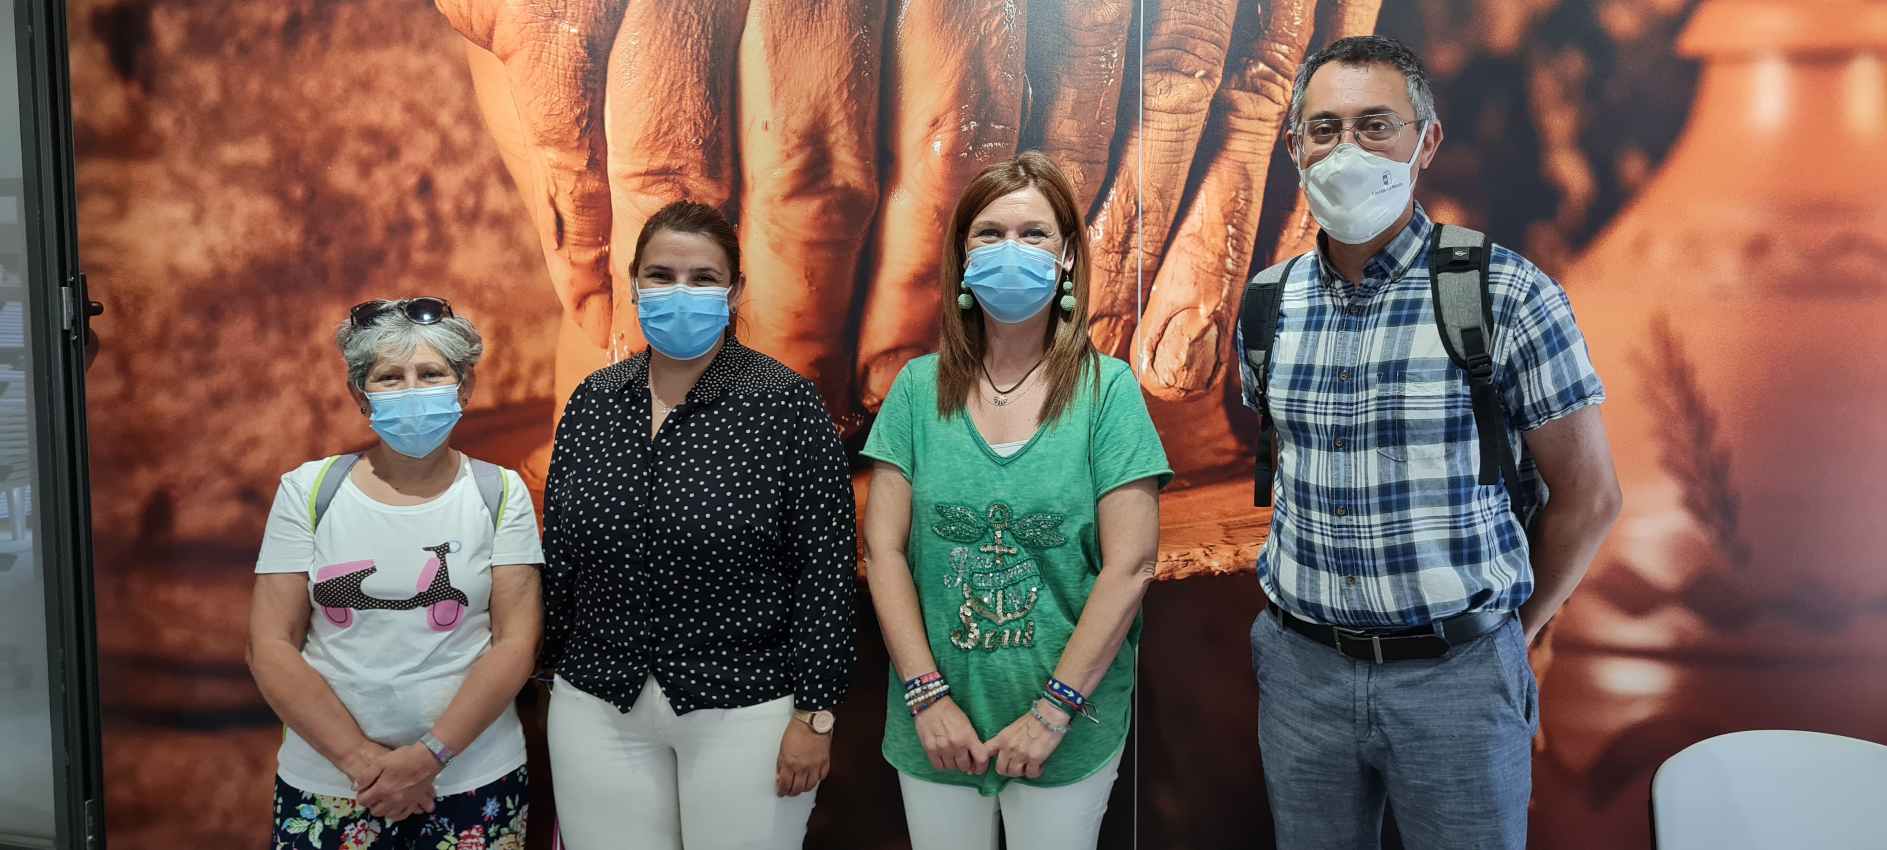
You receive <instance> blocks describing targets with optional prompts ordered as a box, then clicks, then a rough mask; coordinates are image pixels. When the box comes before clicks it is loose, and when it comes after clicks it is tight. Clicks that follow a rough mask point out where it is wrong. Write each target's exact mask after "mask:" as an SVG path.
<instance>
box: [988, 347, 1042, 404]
mask: <svg viewBox="0 0 1887 850" xmlns="http://www.w3.org/2000/svg"><path fill="white" fill-rule="evenodd" d="M1047 359H1048V355H1046V354H1044V355H1042V356H1041V357H1039V358H1037V359H1036V361H1035V365H1034V366H1030V367H1029V371H1027V372H1023V373H1022V380H1020V381H1017V382H1015V384H1014V385H1013V386H1011V387H1009V389H1006V390H1005V389H1003V388H1002V387H999V386H996V379H995V378H992V377H990V375H989V364H988V363H984V362H983V361H982V360H977V361H976V365H978V366H981V367H983V380H985V381H988V382H989V388H990V390H992V391H993V392H995V393H996V397H995V398H993V399H990V403H991V404H994V405H996V406H997V407H1008V406H1009V402H1010V398H1009V397H1010V396H1011V395H1014V394H1015V392H1016V390H1019V389H1022V385H1023V384H1026V383H1028V382H1029V378H1030V376H1032V375H1034V374H1035V370H1037V369H1040V368H1042V362H1043V361H1045V360H1047Z"/></svg>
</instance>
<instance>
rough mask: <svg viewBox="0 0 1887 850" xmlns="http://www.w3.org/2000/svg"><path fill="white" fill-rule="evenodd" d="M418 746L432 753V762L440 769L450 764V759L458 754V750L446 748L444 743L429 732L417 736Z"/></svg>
mask: <svg viewBox="0 0 1887 850" xmlns="http://www.w3.org/2000/svg"><path fill="white" fill-rule="evenodd" d="M419 745H420V746H422V747H425V748H426V752H429V753H432V757H433V760H434V761H437V762H439V766H440V767H445V766H446V765H447V764H449V763H451V761H452V758H453V757H454V756H457V755H458V754H459V751H458V750H455V749H452V748H451V747H448V746H446V743H445V742H444V741H441V740H439V736H437V735H434V734H433V733H431V732H427V733H426V734H424V735H421V736H419Z"/></svg>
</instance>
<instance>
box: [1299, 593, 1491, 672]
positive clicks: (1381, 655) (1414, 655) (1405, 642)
mask: <svg viewBox="0 0 1887 850" xmlns="http://www.w3.org/2000/svg"><path fill="white" fill-rule="evenodd" d="M1265 607H1266V608H1269V609H1270V610H1271V613H1272V614H1275V615H1276V616H1277V618H1278V622H1280V623H1282V624H1283V625H1284V627H1285V628H1287V629H1290V630H1291V631H1294V632H1297V633H1298V634H1300V635H1303V636H1304V637H1307V638H1309V639H1311V640H1313V641H1316V642H1317V643H1320V644H1323V645H1324V646H1327V647H1330V648H1331V649H1334V650H1336V651H1338V652H1340V653H1343V654H1344V655H1347V656H1349V657H1351V658H1354V659H1356V660H1358V661H1373V662H1375V663H1377V664H1381V663H1383V662H1385V661H1412V660H1416V659H1423V658H1440V657H1442V656H1444V655H1447V654H1448V649H1449V648H1450V647H1454V646H1459V645H1461V644H1464V643H1468V642H1469V641H1472V640H1474V639H1476V638H1479V637H1481V636H1483V635H1486V634H1488V633H1490V632H1492V631H1494V630H1495V629H1498V628H1500V627H1501V626H1502V625H1504V624H1505V623H1506V622H1507V620H1508V619H1510V618H1512V617H1513V613H1512V612H1509V611H1475V612H1471V613H1467V614H1461V615H1458V616H1454V617H1449V618H1448V619H1446V620H1442V621H1440V622H1438V623H1435V624H1433V625H1432V626H1424V627H1421V628H1415V629H1403V630H1400V631H1384V632H1371V631H1359V630H1357V629H1346V628H1343V627H1341V626H1326V625H1322V624H1319V623H1313V622H1311V621H1309V620H1305V619H1302V618H1300V617H1297V616H1294V615H1292V614H1291V613H1290V612H1289V611H1286V610H1284V609H1283V608H1281V607H1279V606H1278V605H1276V604H1275V603H1274V604H1271V605H1267V606H1265Z"/></svg>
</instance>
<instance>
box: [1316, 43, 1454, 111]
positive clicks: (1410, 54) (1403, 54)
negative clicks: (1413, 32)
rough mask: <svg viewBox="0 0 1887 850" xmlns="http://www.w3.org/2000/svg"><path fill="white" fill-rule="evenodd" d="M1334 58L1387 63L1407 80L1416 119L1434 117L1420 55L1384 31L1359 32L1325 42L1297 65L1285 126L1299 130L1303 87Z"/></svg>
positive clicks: (1432, 95) (1342, 61) (1345, 62)
mask: <svg viewBox="0 0 1887 850" xmlns="http://www.w3.org/2000/svg"><path fill="white" fill-rule="evenodd" d="M1332 62H1335V63H1337V64H1339V65H1388V66H1390V67H1392V68H1394V69H1396V70H1398V71H1401V72H1402V78H1403V79H1404V80H1407V81H1408V84H1409V103H1410V104H1413V105H1414V106H1415V120H1417V121H1432V120H1434V119H1435V90H1434V89H1433V88H1431V87H1430V86H1429V84H1428V69H1427V68H1426V67H1424V66H1423V65H1422V57H1420V56H1417V55H1415V51H1413V50H1410V49H1409V46H1408V45H1406V44H1403V43H1402V42H1400V41H1397V40H1395V39H1393V38H1390V37H1389V36H1386V35H1358V36H1351V37H1349V38H1342V39H1338V40H1336V41H1333V42H1331V43H1330V44H1328V45H1325V46H1324V48H1323V49H1322V50H1319V51H1317V52H1316V53H1313V54H1311V56H1310V58H1309V59H1305V60H1304V64H1303V65H1300V66H1298V69H1297V79H1296V80H1294V81H1293V82H1292V83H1291V114H1290V119H1289V120H1290V123H1289V124H1286V125H1285V126H1287V127H1289V128H1290V129H1292V130H1298V131H1301V130H1302V126H1301V124H1302V121H1303V118H1304V90H1305V89H1307V88H1310V78H1311V75H1313V74H1316V73H1317V69H1318V68H1322V67H1323V66H1325V65H1328V64H1330V63H1332Z"/></svg>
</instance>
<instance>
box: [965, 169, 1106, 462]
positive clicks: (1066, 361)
mask: <svg viewBox="0 0 1887 850" xmlns="http://www.w3.org/2000/svg"><path fill="white" fill-rule="evenodd" d="M1031 187H1033V188H1034V189H1035V190H1037V191H1039V192H1041V193H1042V197H1044V198H1047V199H1048V205H1049V207H1050V208H1051V209H1053V210H1054V211H1055V228H1056V229H1057V230H1059V231H1061V239H1062V251H1064V252H1072V254H1073V256H1074V268H1073V269H1071V270H1069V271H1068V272H1067V274H1068V275H1070V277H1071V278H1072V280H1073V281H1074V293H1073V294H1074V297H1075V309H1074V312H1072V313H1070V312H1068V311H1066V310H1063V309H1061V297H1060V296H1061V295H1062V292H1061V290H1060V289H1059V287H1058V288H1057V289H1056V291H1055V297H1054V298H1052V299H1051V300H1050V301H1049V303H1048V308H1047V309H1048V311H1049V314H1050V318H1049V321H1048V327H1047V329H1046V330H1045V331H1044V332H1043V340H1042V343H1043V345H1044V346H1045V348H1046V351H1045V353H1044V358H1043V361H1042V373H1043V376H1044V378H1045V379H1046V380H1047V382H1048V393H1047V395H1046V396H1045V397H1043V399H1042V410H1041V414H1040V419H1041V422H1042V424H1044V425H1046V424H1048V423H1050V422H1053V421H1055V419H1056V418H1058V417H1060V416H1061V414H1062V412H1063V411H1065V410H1067V409H1068V405H1069V403H1070V402H1072V401H1073V400H1074V396H1075V390H1076V388H1077V384H1079V383H1080V381H1081V379H1082V377H1083V376H1084V375H1086V376H1089V377H1091V378H1093V379H1094V380H1096V381H1098V380H1099V378H1100V370H1099V369H1098V368H1096V364H1095V356H1096V355H1095V352H1094V347H1093V346H1092V345H1091V344H1089V342H1088V267H1089V262H1088V232H1087V227H1086V226H1085V225H1084V224H1083V223H1082V221H1081V210H1080V208H1079V207H1077V206H1076V205H1075V192H1074V186H1073V185H1072V184H1070V183H1069V182H1068V176H1067V175H1066V174H1063V173H1062V171H1061V169H1060V168H1059V167H1057V166H1056V165H1055V163H1054V161H1053V160H1050V159H1049V158H1048V157H1046V156H1044V155H1042V154H1041V153H1039V152H1037V151H1025V152H1023V153H1021V154H1018V155H1017V156H1016V158H1015V159H1012V160H1008V161H1006V162H999V163H996V164H995V165H992V166H990V167H988V168H985V169H983V171H982V173H980V174H978V175H976V178H975V179H973V180H971V181H970V184H969V185H968V186H966V187H964V189H963V196H962V197H961V198H958V199H957V208H956V212H954V213H952V214H951V216H950V234H949V238H948V239H945V240H944V245H943V274H941V275H939V277H940V278H941V285H942V286H943V289H944V298H943V305H944V307H943V319H942V322H943V328H942V330H941V332H940V333H939V334H938V338H939V343H940V344H939V345H938V350H937V414H938V415H939V416H942V417H949V416H951V415H953V414H956V413H959V412H961V411H962V410H963V406H964V405H965V404H967V403H968V402H969V398H970V390H971V388H973V387H974V386H976V383H977V382H978V381H980V380H982V377H983V366H982V361H983V352H984V346H985V342H984V339H983V309H982V307H981V306H980V305H977V306H972V307H971V308H970V309H968V310H964V309H960V308H959V307H958V306H957V295H958V294H959V293H960V286H961V284H962V281H963V263H964V251H963V243H964V241H965V239H967V238H968V236H969V233H970V225H971V223H973V222H974V221H975V220H976V215H977V213H980V212H982V211H983V208H984V207H987V206H989V205H990V204H991V203H992V202H994V201H995V200H996V199H997V198H1000V197H1002V196H1004V195H1007V194H1010V193H1011V192H1017V191H1020V190H1022V189H1027V188H1031Z"/></svg>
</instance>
